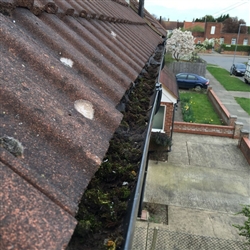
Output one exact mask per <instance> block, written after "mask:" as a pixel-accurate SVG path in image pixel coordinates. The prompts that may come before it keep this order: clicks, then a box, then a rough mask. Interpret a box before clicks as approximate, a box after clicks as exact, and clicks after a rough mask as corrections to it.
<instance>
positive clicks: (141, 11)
mask: <svg viewBox="0 0 250 250" xmlns="http://www.w3.org/2000/svg"><path fill="white" fill-rule="evenodd" d="M138 15H139V16H140V17H142V18H143V17H144V0H140V1H139V9H138Z"/></svg>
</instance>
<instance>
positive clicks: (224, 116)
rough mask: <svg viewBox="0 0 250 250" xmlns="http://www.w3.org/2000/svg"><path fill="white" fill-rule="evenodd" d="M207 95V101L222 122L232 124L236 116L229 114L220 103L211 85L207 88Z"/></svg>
mask: <svg viewBox="0 0 250 250" xmlns="http://www.w3.org/2000/svg"><path fill="white" fill-rule="evenodd" d="M207 96H208V99H209V101H210V102H211V103H212V105H213V107H214V109H215V111H216V112H217V114H218V115H219V117H220V118H221V120H222V122H223V124H226V125H229V126H234V123H235V122H236V120H237V116H231V115H230V113H229V112H228V110H227V109H226V107H225V106H224V105H223V104H222V103H221V101H220V99H219V98H218V96H217V95H216V94H215V92H214V91H213V89H212V87H209V88H208V91H207Z"/></svg>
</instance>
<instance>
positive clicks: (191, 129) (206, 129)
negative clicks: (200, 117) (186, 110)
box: [174, 122, 235, 138]
mask: <svg viewBox="0 0 250 250" xmlns="http://www.w3.org/2000/svg"><path fill="white" fill-rule="evenodd" d="M174 132H178V133H189V134H199V135H213V136H222V137H229V138H234V135H235V127H234V126H223V125H212V124H200V123H190V122H174Z"/></svg>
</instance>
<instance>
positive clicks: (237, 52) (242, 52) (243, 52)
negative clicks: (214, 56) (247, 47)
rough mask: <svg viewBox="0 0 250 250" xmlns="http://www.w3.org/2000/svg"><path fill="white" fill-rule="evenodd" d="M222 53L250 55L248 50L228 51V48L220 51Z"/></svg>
mask: <svg viewBox="0 0 250 250" xmlns="http://www.w3.org/2000/svg"><path fill="white" fill-rule="evenodd" d="M220 53H221V54H225V55H234V54H235V55H237V56H248V55H249V52H247V51H236V52H234V51H228V50H224V51H221V52H220Z"/></svg>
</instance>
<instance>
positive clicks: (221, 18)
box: [194, 14, 229, 23]
mask: <svg viewBox="0 0 250 250" xmlns="http://www.w3.org/2000/svg"><path fill="white" fill-rule="evenodd" d="M227 18H229V14H226V15H220V16H219V17H217V18H214V17H213V16H212V15H205V16H204V17H202V18H196V19H194V20H195V22H218V23H222V22H223V21H224V20H226V19H227Z"/></svg>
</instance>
